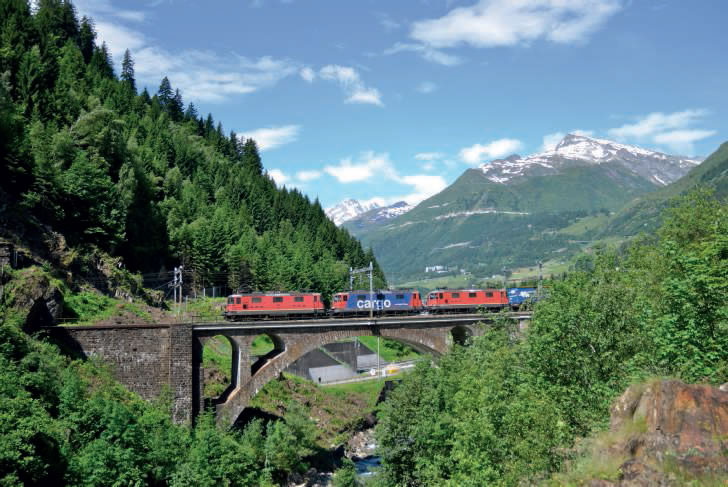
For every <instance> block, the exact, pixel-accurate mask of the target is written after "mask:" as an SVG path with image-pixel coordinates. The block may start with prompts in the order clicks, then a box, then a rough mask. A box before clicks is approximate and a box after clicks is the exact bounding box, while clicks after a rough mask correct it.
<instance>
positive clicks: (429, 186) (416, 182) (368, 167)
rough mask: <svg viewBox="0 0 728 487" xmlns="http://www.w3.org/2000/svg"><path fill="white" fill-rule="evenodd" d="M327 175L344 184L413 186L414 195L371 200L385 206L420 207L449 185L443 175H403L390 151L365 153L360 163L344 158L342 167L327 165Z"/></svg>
mask: <svg viewBox="0 0 728 487" xmlns="http://www.w3.org/2000/svg"><path fill="white" fill-rule="evenodd" d="M324 172H325V173H326V174H328V175H330V176H332V177H334V178H335V179H336V180H337V181H339V182H340V183H344V184H348V183H361V182H366V181H369V182H381V183H382V184H386V183H387V182H394V183H398V184H401V185H404V186H410V187H411V192H410V193H408V194H406V195H404V196H395V197H386V198H379V197H378V198H374V199H372V200H370V201H376V202H377V203H378V204H379V205H381V206H384V205H389V204H392V203H395V202H397V201H406V202H407V203H409V204H417V203H419V202H420V201H422V200H423V199H426V198H429V197H430V196H432V195H433V194H436V193H439V192H440V191H442V190H443V189H444V188H445V187H447V182H446V181H445V179H444V178H443V177H442V176H433V175H430V174H410V175H406V176H401V175H400V174H399V172H398V171H397V169H396V168H395V167H394V164H393V163H392V161H391V160H390V158H389V154H388V153H386V152H385V153H381V154H378V153H375V152H373V151H367V152H362V153H361V154H360V155H359V157H358V159H357V160H356V161H354V160H352V159H351V158H346V159H342V160H341V161H340V162H339V164H338V165H330V166H326V167H325V168H324Z"/></svg>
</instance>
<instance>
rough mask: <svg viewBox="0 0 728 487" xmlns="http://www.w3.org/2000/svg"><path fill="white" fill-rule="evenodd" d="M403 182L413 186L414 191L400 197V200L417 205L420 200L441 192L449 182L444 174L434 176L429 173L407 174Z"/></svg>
mask: <svg viewBox="0 0 728 487" xmlns="http://www.w3.org/2000/svg"><path fill="white" fill-rule="evenodd" d="M401 182H402V183H404V184H407V185H410V186H412V187H413V189H414V191H413V192H412V193H410V194H408V195H406V196H403V197H400V198H398V200H404V201H406V202H407V203H409V204H410V205H416V204H417V203H419V202H420V201H422V200H425V199H427V198H429V197H430V196H432V195H435V194H437V193H439V192H440V191H442V190H443V189H445V188H446V187H447V182H446V181H445V179H444V178H443V177H442V176H432V175H429V174H415V175H412V176H405V177H403V178H402V180H401Z"/></svg>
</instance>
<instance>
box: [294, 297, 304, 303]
mask: <svg viewBox="0 0 728 487" xmlns="http://www.w3.org/2000/svg"><path fill="white" fill-rule="evenodd" d="M293 301H294V302H295V303H303V296H296V297H295V298H293Z"/></svg>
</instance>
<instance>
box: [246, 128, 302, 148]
mask: <svg viewBox="0 0 728 487" xmlns="http://www.w3.org/2000/svg"><path fill="white" fill-rule="evenodd" d="M300 131H301V126H300V125H282V126H279V127H265V128H259V129H255V130H247V131H244V132H243V133H242V134H241V135H240V138H241V139H243V140H244V139H253V140H255V142H256V143H257V144H258V148H259V149H260V150H261V151H265V150H271V149H275V148H276V147H280V146H282V145H285V144H290V143H291V142H295V141H296V140H297V139H298V133H299V132H300Z"/></svg>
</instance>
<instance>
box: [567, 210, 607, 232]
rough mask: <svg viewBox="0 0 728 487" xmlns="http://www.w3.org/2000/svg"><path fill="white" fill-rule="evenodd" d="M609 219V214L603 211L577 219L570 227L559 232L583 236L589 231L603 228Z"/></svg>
mask: <svg viewBox="0 0 728 487" xmlns="http://www.w3.org/2000/svg"><path fill="white" fill-rule="evenodd" d="M608 221H609V215H605V214H603V213H601V214H599V215H594V216H587V217H584V218H579V219H577V220H576V221H575V222H574V223H572V224H571V225H569V226H568V227H564V228H562V229H561V230H559V233H563V234H565V235H572V236H583V235H585V234H587V233H589V232H594V231H598V230H601V229H603V228H604V227H605V226H606V224H607V222H608Z"/></svg>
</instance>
